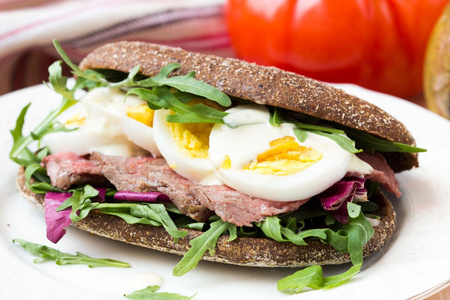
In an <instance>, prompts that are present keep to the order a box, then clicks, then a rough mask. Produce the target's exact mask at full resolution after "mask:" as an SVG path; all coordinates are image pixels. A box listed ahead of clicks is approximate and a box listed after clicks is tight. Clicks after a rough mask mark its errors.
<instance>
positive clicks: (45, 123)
mask: <svg viewBox="0 0 450 300" xmlns="http://www.w3.org/2000/svg"><path fill="white" fill-rule="evenodd" d="M49 73H50V74H49V81H50V83H51V86H52V88H53V90H54V91H55V92H57V93H59V94H61V95H62V96H63V100H62V101H61V103H60V105H59V107H57V108H56V109H54V110H52V111H51V112H50V113H49V114H48V115H47V117H46V118H44V120H42V121H41V123H40V124H39V125H38V126H37V127H36V128H35V129H34V130H33V131H32V132H31V133H30V134H29V135H28V136H24V135H23V126H24V123H25V116H26V114H27V112H28V109H29V107H30V104H28V105H26V106H25V107H24V108H23V109H22V111H21V112H20V114H19V117H18V118H17V121H16V126H15V128H14V129H12V130H11V131H10V132H11V135H12V137H13V142H14V143H13V146H12V148H11V151H10V154H9V156H10V159H11V160H13V161H14V162H16V163H18V164H20V165H22V166H28V165H30V164H32V163H38V162H40V159H39V158H37V156H36V155H35V154H34V153H33V151H31V150H30V149H29V148H28V147H29V146H30V144H31V143H33V142H35V141H37V140H39V139H41V138H42V137H43V136H44V135H45V134H47V133H48V132H51V131H52V126H53V125H54V124H53V122H54V120H55V119H56V117H58V116H59V115H60V114H61V113H62V112H64V111H65V110H66V109H68V108H69V107H71V106H72V105H74V104H75V103H76V102H77V100H76V99H75V98H74V93H75V91H74V90H69V89H68V88H67V87H66V83H67V77H64V76H62V69H61V63H60V62H55V63H53V64H52V65H51V66H50V67H49Z"/></svg>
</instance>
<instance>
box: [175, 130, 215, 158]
mask: <svg viewBox="0 0 450 300" xmlns="http://www.w3.org/2000/svg"><path fill="white" fill-rule="evenodd" d="M168 125H169V128H170V130H171V132H172V135H173V138H174V140H175V142H176V144H177V145H178V147H179V148H180V151H181V152H182V153H183V154H184V155H185V156H186V157H189V158H208V149H209V134H210V133H211V130H212V128H213V126H214V124H207V123H192V124H191V123H188V124H182V123H169V124H168Z"/></svg>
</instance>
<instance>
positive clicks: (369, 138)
mask: <svg viewBox="0 0 450 300" xmlns="http://www.w3.org/2000/svg"><path fill="white" fill-rule="evenodd" d="M345 131H346V132H347V134H348V136H349V137H351V138H352V139H354V140H355V141H356V142H357V144H358V145H359V147H361V148H363V149H364V150H365V151H367V152H369V153H374V152H375V151H380V152H426V151H427V150H426V149H424V148H418V147H414V146H410V145H406V144H402V143H396V142H391V141H387V140H384V139H381V138H377V137H375V136H373V135H371V134H368V133H365V132H362V131H359V130H356V129H352V128H346V129H345Z"/></svg>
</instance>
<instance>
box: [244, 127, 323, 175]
mask: <svg viewBox="0 0 450 300" xmlns="http://www.w3.org/2000/svg"><path fill="white" fill-rule="evenodd" d="M321 158H322V153H320V152H319V151H317V150H315V149H312V148H310V147H304V146H300V145H299V144H298V143H297V142H296V141H295V138H294V137H292V136H285V137H282V138H279V139H276V140H274V141H272V142H270V148H269V149H268V150H266V151H264V152H262V153H260V154H258V156H257V159H256V160H254V161H252V162H251V163H250V164H248V165H246V166H245V167H244V169H246V170H250V171H252V172H255V173H258V174H266V175H277V176H287V175H292V174H295V173H298V172H300V171H302V170H304V169H306V168H307V167H309V166H311V165H312V164H314V163H316V162H318V161H319V160H320V159H321Z"/></svg>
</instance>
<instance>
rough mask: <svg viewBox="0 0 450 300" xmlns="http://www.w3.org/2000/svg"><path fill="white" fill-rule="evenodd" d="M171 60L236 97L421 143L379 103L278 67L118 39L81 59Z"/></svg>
mask: <svg viewBox="0 0 450 300" xmlns="http://www.w3.org/2000/svg"><path fill="white" fill-rule="evenodd" d="M171 62H178V63H180V64H181V65H182V68H181V69H180V70H179V71H177V73H175V74H181V75H185V74H187V73H188V72H190V71H195V73H196V79H198V80H202V81H205V82H206V83H208V84H210V85H213V86H215V87H216V88H218V89H220V90H222V91H223V92H224V93H226V94H228V95H230V96H233V97H239V98H242V99H247V100H251V101H254V102H256V103H259V104H265V105H272V106H277V107H281V108H285V109H288V110H292V111H296V112H300V113H304V114H307V115H311V116H315V117H318V118H321V119H324V120H328V121H331V122H336V123H339V124H342V125H345V126H348V127H351V128H355V129H358V130H361V131H364V132H367V133H370V134H373V135H376V136H378V137H381V138H384V139H386V140H389V141H393V142H399V143H404V144H408V145H415V141H414V138H413V137H412V135H411V134H410V132H409V131H408V130H407V129H406V128H405V126H404V125H403V124H402V123H400V122H399V121H398V120H397V119H395V118H394V117H392V116H391V115H389V114H388V113H386V112H385V111H383V110H381V109H380V108H378V107H377V106H375V105H372V104H370V103H368V102H366V101H364V100H362V99H359V98H357V97H355V96H352V95H349V94H347V93H345V92H344V91H342V90H340V89H336V88H334V87H331V86H329V85H326V84H323V83H321V82H318V81H315V80H312V79H310V78H307V77H304V76H301V75H298V74H294V73H291V72H285V71H282V70H280V69H277V68H273V67H263V66H258V65H255V64H251V63H247V62H244V61H241V60H237V59H232V58H222V57H217V56H212V55H204V54H199V53H192V52H188V51H185V50H182V49H180V48H173V47H168V46H162V45H155V44H148V43H142V42H118V43H112V44H106V45H104V46H101V47H99V48H97V49H96V50H94V51H93V52H92V53H90V54H89V55H88V56H87V57H86V58H85V59H84V60H83V61H82V62H81V63H80V68H81V69H82V70H84V69H112V70H118V71H122V72H128V71H130V70H131V69H132V68H133V67H135V66H136V65H138V64H139V65H140V66H141V71H140V73H142V74H143V75H146V76H153V75H156V74H157V73H158V72H159V70H160V69H161V68H162V67H163V66H165V65H167V64H168V63H171ZM400 156H401V160H400V161H398V160H391V159H389V157H388V162H389V163H390V165H391V167H392V168H393V169H394V171H402V170H406V169H411V168H412V167H417V166H418V161H417V154H416V153H402V154H401V155H400Z"/></svg>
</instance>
